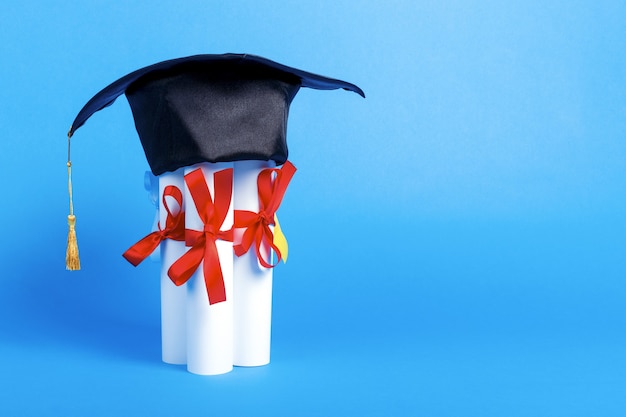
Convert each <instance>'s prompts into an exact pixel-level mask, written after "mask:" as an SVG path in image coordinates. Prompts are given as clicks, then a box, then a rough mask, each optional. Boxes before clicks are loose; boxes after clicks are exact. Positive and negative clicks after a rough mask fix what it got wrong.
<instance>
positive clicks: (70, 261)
mask: <svg viewBox="0 0 626 417" xmlns="http://www.w3.org/2000/svg"><path fill="white" fill-rule="evenodd" d="M70 137H71V136H70V134H69V133H68V135H67V186H68V191H69V195H70V214H69V216H67V225H68V226H69V231H68V233H67V251H66V252H65V269H67V270H68V271H78V270H80V258H79V257H78V243H77V241H76V216H74V202H73V196H72V162H71V161H70Z"/></svg>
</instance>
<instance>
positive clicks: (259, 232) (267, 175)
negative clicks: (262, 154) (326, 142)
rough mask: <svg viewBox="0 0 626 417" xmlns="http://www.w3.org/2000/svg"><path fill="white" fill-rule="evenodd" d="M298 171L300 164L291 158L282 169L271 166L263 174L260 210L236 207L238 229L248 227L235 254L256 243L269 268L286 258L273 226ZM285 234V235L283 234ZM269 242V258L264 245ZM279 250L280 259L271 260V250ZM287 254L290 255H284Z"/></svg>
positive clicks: (260, 190) (236, 246) (259, 189)
mask: <svg viewBox="0 0 626 417" xmlns="http://www.w3.org/2000/svg"><path fill="white" fill-rule="evenodd" d="M295 173H296V167H295V166H294V165H293V164H292V163H291V162H289V161H287V162H285V164H284V165H283V166H282V168H280V169H279V168H267V169H264V170H262V171H261V172H260V173H259V176H258V178H257V188H258V192H259V212H258V213H254V212H252V211H248V210H235V222H234V226H233V227H234V228H245V229H246V230H245V231H244V233H243V235H242V238H241V242H240V243H239V244H237V245H235V246H234V248H233V249H234V251H235V255H237V256H241V255H243V254H244V253H246V252H248V250H250V247H251V246H252V244H253V243H254V247H255V249H256V253H257V257H258V259H259V262H260V263H261V265H263V266H264V267H265V268H273V267H275V266H276V265H278V263H279V262H280V261H281V259H283V253H282V252H283V251H281V249H280V248H279V247H278V246H277V245H276V244H275V243H274V233H273V232H272V229H271V227H270V226H275V224H276V210H278V207H280V203H281V202H282V200H283V197H284V195H285V192H286V191H287V186H288V185H289V182H290V181H291V178H293V176H294V174H295ZM281 235H282V234H281ZM263 245H265V247H266V248H268V250H267V256H268V258H269V259H267V260H266V259H265V257H264V256H263V252H262V246H263ZM272 250H273V251H274V252H276V257H277V261H276V263H275V264H272V263H271V253H272V252H271V251H272ZM284 255H285V256H286V254H284Z"/></svg>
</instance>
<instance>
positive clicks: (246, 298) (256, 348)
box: [233, 161, 275, 366]
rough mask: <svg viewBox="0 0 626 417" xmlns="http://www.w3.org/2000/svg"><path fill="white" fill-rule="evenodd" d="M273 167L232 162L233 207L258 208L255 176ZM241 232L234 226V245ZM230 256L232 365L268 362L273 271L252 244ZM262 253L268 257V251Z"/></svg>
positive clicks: (256, 210)
mask: <svg viewBox="0 0 626 417" xmlns="http://www.w3.org/2000/svg"><path fill="white" fill-rule="evenodd" d="M274 166H275V164H274V162H273V161H270V162H268V161H239V162H235V163H234V189H235V194H234V197H233V203H234V207H235V210H248V211H252V212H255V213H257V212H258V211H259V191H258V187H257V178H258V176H259V173H260V172H261V171H262V170H263V169H265V168H273V167H274ZM243 232H244V229H235V232H234V242H233V243H234V244H235V245H236V244H238V243H240V242H241V236H242V235H243ZM264 249H265V250H266V251H267V250H270V249H269V248H264ZM233 256H234V264H233V271H234V276H233V292H234V298H233V300H234V306H233V312H234V313H233V314H234V324H233V326H234V327H233V332H234V333H233V336H234V338H233V341H234V342H233V343H234V346H233V348H234V350H233V364H234V365H236V366H261V365H267V364H268V363H269V362H270V339H271V328H272V275H273V272H272V271H273V270H272V269H271V268H265V267H263V266H262V265H261V264H260V263H259V261H258V257H257V253H256V250H255V248H254V245H252V247H251V248H250V250H249V251H248V252H247V253H245V254H243V255H242V256H240V257H237V256H235V255H233ZM263 256H264V257H265V259H268V258H269V257H268V256H267V252H265V253H263Z"/></svg>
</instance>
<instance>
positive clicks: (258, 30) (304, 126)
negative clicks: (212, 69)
mask: <svg viewBox="0 0 626 417" xmlns="http://www.w3.org/2000/svg"><path fill="white" fill-rule="evenodd" d="M212 3H214V2H205V1H187V2H185V3H184V4H185V5H184V6H182V5H181V3H180V2H173V1H162V2H141V1H135V2H126V3H125V4H124V5H118V4H112V3H111V2H104V1H93V2H65V3H64V4H62V5H58V4H57V5H54V6H52V5H50V4H48V3H47V2H43V1H39V2H22V3H19V4H18V3H15V4H11V5H3V6H1V7H0V11H1V13H0V38H1V39H2V40H3V42H1V43H0V53H1V54H2V57H3V62H4V63H5V64H4V65H2V66H0V74H1V75H2V77H0V80H2V81H0V82H1V85H2V91H3V97H4V100H1V101H0V130H1V133H2V138H3V139H2V141H1V142H0V167H2V168H1V169H2V175H1V176H0V178H1V181H2V183H1V184H2V187H3V191H4V192H3V198H2V205H1V206H0V207H1V208H0V214H1V215H2V218H3V219H4V220H3V231H4V236H5V238H4V240H3V243H2V245H3V249H2V251H1V255H0V259H1V260H2V266H3V267H2V271H1V272H0V317H1V318H0V369H1V370H2V374H1V375H2V377H1V378H0V414H1V415H7V416H44V415H65V416H69V415H90V416H97V415H103V416H109V415H151V416H159V415H164V416H170V415H174V414H175V413H176V414H177V415H193V414H200V413H202V414H203V415H204V414H209V413H216V412H223V413H222V414H223V415H273V416H275V415H313V416H317V415H320V416H347V415H355V416H369V415H372V416H383V415H416V416H551V417H554V416H568V417H569V416H590V415H595V416H623V415H625V414H626V399H625V398H626V396H625V395H624V392H625V391H626V353H625V352H626V349H625V347H626V332H625V327H626V326H625V325H626V319H625V313H626V307H624V305H625V302H624V300H625V299H626V284H625V282H624V278H625V271H626V261H625V256H624V255H625V253H626V238H625V236H626V220H625V218H624V213H625V208H626V199H625V198H624V190H625V189H626V175H625V174H626V144H625V143H624V138H625V137H626V135H625V134H626V84H625V83H624V74H625V73H626V58H625V56H624V54H623V53H622V52H623V51H624V50H625V49H626V36H625V35H626V33H625V29H624V24H623V22H624V21H625V19H626V5H624V3H623V2H619V1H599V2H587V1H569V2H565V1H542V2H539V1H511V2H506V3H503V2H495V1H481V2H478V1H447V2H430V3H427V2H409V1H406V2H402V1H388V2H376V1H369V2H367V1H365V2H359V3H358V5H357V3H355V2H351V1H337V0H333V1H324V0H321V1H320V0H316V1H309V0H305V1H298V2H295V1H294V2H290V1H280V2H249V1H233V2H228V3H224V4H221V5H218V4H217V3H215V4H212ZM223 52H247V53H254V54H257V55H261V56H265V57H267V58H270V59H273V60H276V61H278V62H281V63H284V64H286V65H291V66H294V67H297V68H301V69H304V70H307V71H311V72H314V73H319V74H323V75H327V76H330V77H336V78H340V79H344V80H347V81H350V82H353V83H356V84H357V85H359V86H360V87H362V88H363V89H364V90H365V93H366V94H367V99H366V100H363V99H361V98H360V97H358V96H357V95H355V94H349V93H346V92H342V91H335V92H318V91H305V90H303V91H301V92H300V93H299V94H298V96H297V97H296V99H295V101H294V103H293V105H292V107H291V114H290V119H289V133H288V137H289V144H290V153H291V154H290V159H291V161H292V162H293V163H294V164H295V165H296V166H297V167H298V168H299V171H298V173H297V174H296V176H295V178H294V180H293V183H292V184H291V185H290V187H289V190H288V192H287V195H286V197H285V200H284V203H283V206H282V207H281V210H280V213H281V214H280V216H281V225H282V226H283V228H284V230H285V233H286V234H287V237H288V239H289V242H290V252H291V253H290V258H289V262H288V263H287V264H286V265H280V266H279V267H278V268H277V269H276V271H275V288H274V321H273V341H272V363H271V364H270V365H269V366H266V367H261V368H235V370H234V371H233V372H232V373H230V374H226V375H222V376H215V377H200V376H196V375H192V374H189V373H187V372H186V370H185V368H184V367H179V366H171V365H166V364H163V363H161V362H160V334H159V331H160V330H159V293H158V291H159V288H158V265H157V264H155V263H149V262H146V263H145V264H142V265H141V266H140V267H138V268H136V269H135V268H133V267H131V266H130V265H129V264H127V263H126V262H125V261H124V260H123V259H122V257H121V256H120V255H121V253H122V252H123V251H124V250H125V249H126V248H127V247H128V246H130V245H131V244H132V243H134V242H135V241H137V240H138V239H139V238H140V237H142V236H144V235H145V234H146V233H147V232H148V230H149V228H150V226H151V223H152V219H153V217H152V216H153V212H152V207H151V206H150V203H149V201H148V198H147V195H146V193H145V191H144V190H143V173H144V171H145V170H146V169H147V164H146V162H145V159H144V156H143V153H142V150H141V146H140V144H139V141H138V139H137V137H136V133H135V131H134V126H133V121H132V117H131V113H130V109H129V108H128V105H127V103H126V102H125V100H124V99H120V100H118V102H117V103H115V105H114V106H112V107H110V108H107V109H105V110H103V111H102V112H100V113H98V114H96V115H95V116H94V117H93V118H92V119H90V120H89V121H88V122H87V124H85V126H83V127H82V128H81V129H80V130H79V131H78V132H77V133H76V135H75V136H74V139H73V147H72V155H73V156H72V159H73V162H74V185H75V193H76V194H75V207H76V214H77V218H78V225H77V232H78V239H79V245H80V251H81V260H82V265H83V270H82V271H80V272H76V273H71V272H67V271H65V270H64V265H63V256H64V249H65V240H66V233H67V226H66V221H65V219H66V215H67V196H66V177H65V175H66V171H65V158H66V142H65V139H66V138H65V133H66V132H67V129H68V128H69V125H70V123H71V121H72V120H73V118H74V116H75V115H76V113H77V112H78V110H80V108H81V107H82V105H83V104H84V103H85V102H86V101H87V100H88V99H89V98H90V97H91V96H92V95H93V94H94V93H96V92H97V91H99V90H100V89H101V88H102V87H104V86H106V85H107V84H108V83H110V82H111V81H113V80H115V79H117V78H119V77H120V76H122V75H124V74H126V73H128V72H130V71H132V70H134V69H137V68H140V67H142V66H145V65H149V64H152V63H154V62H158V61H160V60H164V59H169V58H174V57H179V56H185V55H192V54H197V53H223ZM380 142H383V143H385V144H386V146H385V147H384V149H380V147H377V148H376V150H375V151H374V150H373V149H374V145H375V144H377V143H380Z"/></svg>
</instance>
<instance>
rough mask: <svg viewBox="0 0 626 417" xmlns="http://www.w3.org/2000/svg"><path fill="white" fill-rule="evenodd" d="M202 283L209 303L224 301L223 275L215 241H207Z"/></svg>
mask: <svg viewBox="0 0 626 417" xmlns="http://www.w3.org/2000/svg"><path fill="white" fill-rule="evenodd" d="M203 269H204V284H205V285H206V290H207V294H208V296H209V304H217V303H221V302H222V301H226V288H225V286H224V275H223V273H222V266H221V264H220V257H219V253H218V252H217V245H216V243H215V241H212V240H211V241H207V242H206V246H205V254H204V267H203Z"/></svg>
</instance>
